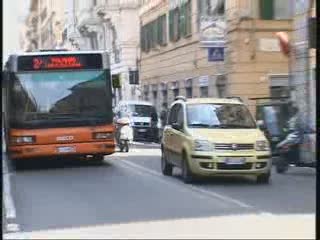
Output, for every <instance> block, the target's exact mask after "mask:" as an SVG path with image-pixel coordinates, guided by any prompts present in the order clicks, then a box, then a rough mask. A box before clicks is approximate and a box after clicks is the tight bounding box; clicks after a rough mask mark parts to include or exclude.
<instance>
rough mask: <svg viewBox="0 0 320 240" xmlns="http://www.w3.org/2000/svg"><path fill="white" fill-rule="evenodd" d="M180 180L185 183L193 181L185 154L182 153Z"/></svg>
mask: <svg viewBox="0 0 320 240" xmlns="http://www.w3.org/2000/svg"><path fill="white" fill-rule="evenodd" d="M182 180H183V182H184V183H186V184H189V183H192V182H193V181H194V176H193V175H192V173H191V171H190V167H189V164H188V160H187V157H186V155H185V154H183V159H182Z"/></svg>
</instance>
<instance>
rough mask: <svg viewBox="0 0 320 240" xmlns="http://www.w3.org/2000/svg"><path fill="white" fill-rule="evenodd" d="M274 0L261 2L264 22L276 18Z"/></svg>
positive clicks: (261, 15) (261, 0)
mask: <svg viewBox="0 0 320 240" xmlns="http://www.w3.org/2000/svg"><path fill="white" fill-rule="evenodd" d="M273 1H274V0H260V17H261V19H264V20H272V19H273V18H274V2H273Z"/></svg>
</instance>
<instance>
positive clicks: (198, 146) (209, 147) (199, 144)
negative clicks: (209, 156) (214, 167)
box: [193, 140, 214, 152]
mask: <svg viewBox="0 0 320 240" xmlns="http://www.w3.org/2000/svg"><path fill="white" fill-rule="evenodd" d="M213 149H214V144H213V143H211V142H209V141H207V140H195V141H194V149H193V150H194V151H204V152H211V151H213Z"/></svg>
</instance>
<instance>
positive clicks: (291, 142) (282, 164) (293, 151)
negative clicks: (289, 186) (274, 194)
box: [275, 132, 316, 173]
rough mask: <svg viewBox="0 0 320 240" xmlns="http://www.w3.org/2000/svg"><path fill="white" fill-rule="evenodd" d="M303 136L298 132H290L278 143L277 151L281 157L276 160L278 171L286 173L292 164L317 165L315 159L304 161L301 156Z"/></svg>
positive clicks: (297, 165)
mask: <svg viewBox="0 0 320 240" xmlns="http://www.w3.org/2000/svg"><path fill="white" fill-rule="evenodd" d="M300 138H301V137H300V136H299V134H298V133H297V132H290V133H289V134H288V135H287V137H286V138H285V139H284V140H283V141H281V142H280V143H278V144H277V146H276V151H277V152H278V154H279V158H278V160H277V161H276V164H275V165H276V171H277V173H285V172H287V171H288V169H289V167H290V165H294V166H296V167H312V168H315V167H316V162H315V161H310V162H304V161H302V160H301V156H300V146H301V139H300Z"/></svg>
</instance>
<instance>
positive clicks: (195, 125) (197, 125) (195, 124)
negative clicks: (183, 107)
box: [189, 123, 211, 127]
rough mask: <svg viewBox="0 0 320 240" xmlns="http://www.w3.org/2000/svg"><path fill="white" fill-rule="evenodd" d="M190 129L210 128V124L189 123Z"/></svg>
mask: <svg viewBox="0 0 320 240" xmlns="http://www.w3.org/2000/svg"><path fill="white" fill-rule="evenodd" d="M189 126H190V127H210V126H211V125H210V124H206V123H191V124H189Z"/></svg>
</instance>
